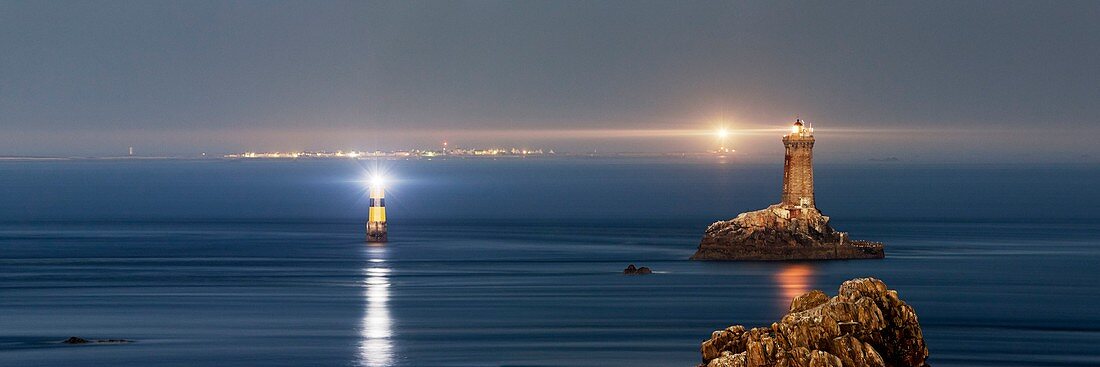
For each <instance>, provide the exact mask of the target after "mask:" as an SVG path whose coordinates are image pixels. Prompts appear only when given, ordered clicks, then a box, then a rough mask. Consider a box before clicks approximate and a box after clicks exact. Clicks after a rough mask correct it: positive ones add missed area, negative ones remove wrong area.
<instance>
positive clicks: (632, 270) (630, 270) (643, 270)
mask: <svg viewBox="0 0 1100 367" xmlns="http://www.w3.org/2000/svg"><path fill="white" fill-rule="evenodd" d="M623 274H625V275H646V274H653V270H650V269H649V268H648V267H645V266H643V267H640V268H636V267H634V264H630V266H627V267H626V269H623Z"/></svg>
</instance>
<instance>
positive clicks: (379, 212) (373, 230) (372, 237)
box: [367, 177, 387, 242]
mask: <svg viewBox="0 0 1100 367" xmlns="http://www.w3.org/2000/svg"><path fill="white" fill-rule="evenodd" d="M386 239H387V238H386V188H385V187H384V186H383V181H382V178H381V177H374V178H372V179H371V183H370V214H369V215H368V217H367V242H386Z"/></svg>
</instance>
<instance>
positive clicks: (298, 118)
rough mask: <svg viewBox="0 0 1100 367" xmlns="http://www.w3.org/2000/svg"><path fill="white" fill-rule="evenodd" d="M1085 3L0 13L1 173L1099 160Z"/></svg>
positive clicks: (262, 7) (1097, 41)
mask: <svg viewBox="0 0 1100 367" xmlns="http://www.w3.org/2000/svg"><path fill="white" fill-rule="evenodd" d="M1098 18H1100V3H1097V2H1090V1H1080V2H1077V1H1062V2H1051V3H1042V2H1019V1H1005V2H956V1H951V2H920V3H878V2H867V3H848V4H846V6H838V5H835V4H826V3H821V4H810V5H806V4H800V3H788V2H736V3H733V2H710V1H698V2H648V1H646V2H643V1H601V2H551V1H527V2H417V1H392V2H387V1H371V2H338V1H332V2H322V3H310V2H260V1H255V2H252V1H236V2H221V1H195V2H186V3H171V2H144V1H132V2H121V1H120V2H110V3H90V2H88V3H80V2H46V1H43V2H15V1H0V45H3V48H2V50H3V52H0V127H2V128H3V130H4V133H3V134H0V155H121V154H124V153H125V150H126V147H128V146H134V148H135V150H136V151H137V152H140V153H142V154H151V155H194V154H198V152H203V151H207V152H215V153H224V152H238V151H242V150H301V149H372V150H373V149H383V150H388V149H403V148H416V147H435V146H437V145H438V143H439V142H440V141H442V140H444V139H446V140H448V141H450V142H451V144H454V145H461V146H484V145H496V146H520V147H532V148H551V149H555V150H559V151H591V150H593V149H597V150H599V151H603V152H610V151H632V152H639V151H642V152H669V151H702V150H708V149H713V148H714V147H715V146H716V140H715V139H714V137H713V136H712V135H711V134H709V132H712V131H713V130H715V129H716V128H718V127H719V126H725V127H726V128H728V129H730V131H731V132H732V133H733V136H732V137H731V139H730V140H729V143H728V144H727V145H728V146H729V147H731V148H734V149H737V150H738V152H739V153H741V154H744V155H745V156H746V157H749V160H759V161H771V160H774V159H776V158H775V157H776V154H780V153H779V152H781V151H782V146H781V145H780V144H779V142H778V136H779V135H780V134H781V130H782V129H784V128H785V127H786V126H787V125H788V124H789V123H790V122H792V121H793V119H794V118H795V117H796V116H801V117H802V118H804V119H806V120H808V121H810V122H812V123H814V124H815V127H817V129H818V135H819V145H818V153H817V154H818V157H820V160H821V161H823V162H849V161H866V160H868V159H879V158H884V157H898V158H899V159H900V160H902V161H918V162H957V161H980V162H1016V161H1025V162H1074V161H1089V162H1096V161H1098V157H1100V148H1097V147H1096V145H1095V144H1094V143H1093V142H1092V140H1093V136H1095V135H1100V127H1097V124H1096V123H1093V122H1092V121H1091V120H1092V119H1093V118H1094V117H1095V116H1097V115H1100V104H1098V103H1096V102H1097V101H1100V33H1098V32H1095V31H1094V30H1095V20H1096V19H1098Z"/></svg>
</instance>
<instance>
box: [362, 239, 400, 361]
mask: <svg viewBox="0 0 1100 367" xmlns="http://www.w3.org/2000/svg"><path fill="white" fill-rule="evenodd" d="M367 254H368V257H369V259H368V262H367V267H366V268H364V269H363V275H364V276H365V277H366V278H365V279H364V280H363V285H364V291H363V296H364V298H366V306H367V310H366V313H364V315H363V320H362V322H361V323H360V331H359V335H360V341H359V365H360V366H367V367H379V366H391V365H393V340H392V337H393V320H392V319H390V309H389V300H390V282H389V274H390V268H389V267H388V266H387V264H386V260H385V255H386V248H385V247H381V246H373V247H368V248H367Z"/></svg>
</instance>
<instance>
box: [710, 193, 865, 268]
mask: <svg viewBox="0 0 1100 367" xmlns="http://www.w3.org/2000/svg"><path fill="white" fill-rule="evenodd" d="M883 257H885V251H884V246H883V245H882V243H878V242H868V241H852V240H849V239H848V234H847V233H844V232H838V231H835V230H833V228H832V227H830V226H829V217H827V216H824V215H821V212H819V211H818V210H817V209H815V208H785V207H783V206H782V205H781V204H776V205H772V206H769V207H768V208H766V209H761V210H757V211H751V212H747V213H741V214H740V215H738V216H737V217H736V218H733V219H730V220H727V221H721V222H715V223H713V224H711V225H710V226H709V227H707V231H706V233H705V234H704V235H703V240H702V241H701V242H700V243H699V250H697V251H696V252H695V255H692V256H691V259H692V260H832V259H881V258H883Z"/></svg>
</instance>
